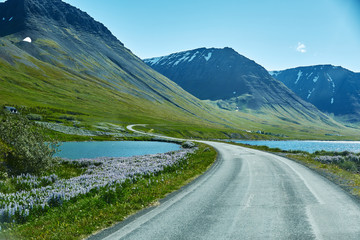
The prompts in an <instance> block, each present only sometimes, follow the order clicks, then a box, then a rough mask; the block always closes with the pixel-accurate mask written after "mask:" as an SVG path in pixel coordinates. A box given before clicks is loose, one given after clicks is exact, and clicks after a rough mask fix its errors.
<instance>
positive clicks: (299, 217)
mask: <svg viewBox="0 0 360 240" xmlns="http://www.w3.org/2000/svg"><path fill="white" fill-rule="evenodd" d="M205 143H207V144H209V145H211V146H213V147H215V148H216V149H217V150H218V152H219V159H218V161H217V162H216V164H215V165H214V166H213V168H211V170H210V171H208V172H207V173H206V174H204V175H203V176H201V177H200V178H199V179H198V180H196V181H195V182H194V183H192V184H190V185H189V186H187V187H185V188H184V189H183V190H181V191H179V192H177V193H176V194H174V195H172V196H171V197H169V198H167V199H166V200H165V201H164V202H162V203H161V204H160V205H159V206H157V207H155V208H152V209H151V210H149V211H145V212H143V213H140V214H137V215H135V216H134V217H132V218H130V219H128V220H127V221H125V222H123V223H121V224H120V225H118V226H115V227H114V228H111V229H109V230H107V231H104V232H102V233H100V234H99V235H97V236H95V237H93V238H91V239H107V240H110V239H136V240H141V239H324V240H327V239H336V240H341V239H346V240H347V239H357V240H358V239H360V204H359V202H358V201H357V200H354V199H353V198H352V197H351V196H349V195H348V194H347V193H345V192H344V191H343V190H342V189H341V188H339V187H338V186H336V185H335V184H333V183H331V182H330V181H328V180H326V179H325V178H323V177H322V176H320V175H318V174H316V173H314V172H313V171H311V170H309V169H307V168H306V167H304V166H302V165H300V164H297V163H295V162H293V161H290V160H288V159H285V158H282V157H279V156H276V155H273V154H269V153H264V152H261V151H257V150H252V149H247V148H242V147H239V146H234V145H229V144H226V143H216V142H205Z"/></svg>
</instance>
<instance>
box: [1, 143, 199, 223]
mask: <svg viewBox="0 0 360 240" xmlns="http://www.w3.org/2000/svg"><path fill="white" fill-rule="evenodd" d="M194 151H195V149H183V150H180V151H175V152H169V153H163V154H156V155H146V156H137V157H120V158H96V159H78V160H63V161H64V162H66V163H67V164H74V165H76V166H78V167H81V168H85V169H86V170H85V172H84V174H82V175H81V176H78V177H73V178H70V179H60V178H59V177H58V176H56V175H54V174H53V175H51V176H46V177H36V176H32V175H29V174H27V175H20V176H18V177H16V178H14V179H13V181H16V182H17V184H18V185H21V186H22V190H21V191H17V192H12V193H1V192H0V222H15V221H21V220H23V219H26V217H27V216H28V215H29V214H31V212H32V211H34V210H46V209H48V208H51V207H56V206H60V205H62V203H63V202H64V201H69V200H71V199H74V198H76V197H79V196H81V195H85V194H88V193H89V192H97V191H100V190H102V189H109V190H115V188H116V187H119V186H121V184H122V183H124V182H125V181H126V180H130V181H135V180H136V179H137V178H140V177H143V176H146V175H152V174H156V173H159V172H161V171H164V169H166V168H167V167H171V166H176V165H177V164H178V163H180V162H182V161H183V160H184V159H186V157H187V155H188V154H189V153H193V152H194ZM0 184H5V183H4V182H1V181H0Z"/></svg>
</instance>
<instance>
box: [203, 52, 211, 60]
mask: <svg viewBox="0 0 360 240" xmlns="http://www.w3.org/2000/svg"><path fill="white" fill-rule="evenodd" d="M211 56H212V52H209V53H208V55H207V56H204V58H205V60H206V61H209V60H210V58H211Z"/></svg>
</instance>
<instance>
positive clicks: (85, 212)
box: [0, 144, 217, 239]
mask: <svg viewBox="0 0 360 240" xmlns="http://www.w3.org/2000/svg"><path fill="white" fill-rule="evenodd" d="M216 156H217V153H216V151H215V150H214V149H213V148H211V147H209V146H206V145H204V144H198V148H197V150H196V151H195V152H194V153H192V154H190V155H188V156H187V157H186V158H185V159H183V160H182V161H180V162H178V163H177V164H176V165H174V166H169V167H166V168H165V169H164V170H163V171H161V172H158V173H156V174H150V175H146V176H140V175H135V176H134V177H135V178H133V179H132V180H131V181H130V180H129V181H126V182H124V183H123V184H122V185H121V186H119V187H115V188H111V187H109V188H104V189H100V191H91V192H89V193H88V194H86V195H84V196H79V197H77V198H75V199H73V200H71V201H66V202H63V204H59V205H56V206H54V207H52V208H48V209H47V210H46V212H45V213H41V211H40V214H36V213H33V215H30V216H29V217H28V219H27V222H26V223H25V224H18V225H12V224H10V226H11V228H12V229H11V230H7V231H2V232H0V239H84V238H85V237H87V236H89V235H91V234H93V233H95V232H97V231H99V230H101V229H104V228H106V227H110V226H112V225H113V224H115V223H117V222H120V221H122V220H124V219H125V218H126V217H127V216H129V215H131V214H134V213H135V212H137V211H139V210H141V209H143V208H146V207H149V206H152V205H154V204H157V202H158V200H159V199H162V198H164V197H165V196H166V195H167V194H169V193H171V192H173V191H175V190H177V189H179V188H181V187H182V186H184V185H185V184H187V183H189V182H190V181H192V180H194V178H196V177H197V176H199V175H201V174H202V173H204V172H205V171H206V170H207V169H208V168H209V167H210V166H211V165H212V163H213V162H214V161H215V159H216ZM135 158H136V157H135ZM135 160H136V159H135ZM136 161H138V160H136ZM144 162H146V161H144ZM91 163H92V162H90V164H91ZM93 164H94V167H93V169H94V170H93V171H96V165H97V164H98V163H97V162H93ZM65 170H66V171H68V169H65Z"/></svg>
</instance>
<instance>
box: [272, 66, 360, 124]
mask: <svg viewBox="0 0 360 240" xmlns="http://www.w3.org/2000/svg"><path fill="white" fill-rule="evenodd" d="M270 74H271V75H272V76H273V77H275V78H276V79H278V80H280V81H281V82H283V83H284V84H285V85H286V86H287V87H288V88H290V89H291V90H292V91H294V92H295V93H296V94H297V95H298V96H300V97H301V98H302V99H304V100H306V101H309V102H310V103H312V104H314V105H315V106H316V107H318V108H319V109H320V110H322V111H324V112H327V113H331V114H334V115H336V116H346V118H348V120H350V121H359V120H358V119H359V116H360V107H359V106H360V101H359V98H358V96H359V92H360V74H358V73H354V72H352V71H350V70H348V69H345V68H343V67H341V66H333V65H330V64H325V65H315V66H305V67H297V68H291V69H287V70H283V71H273V72H270Z"/></svg>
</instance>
